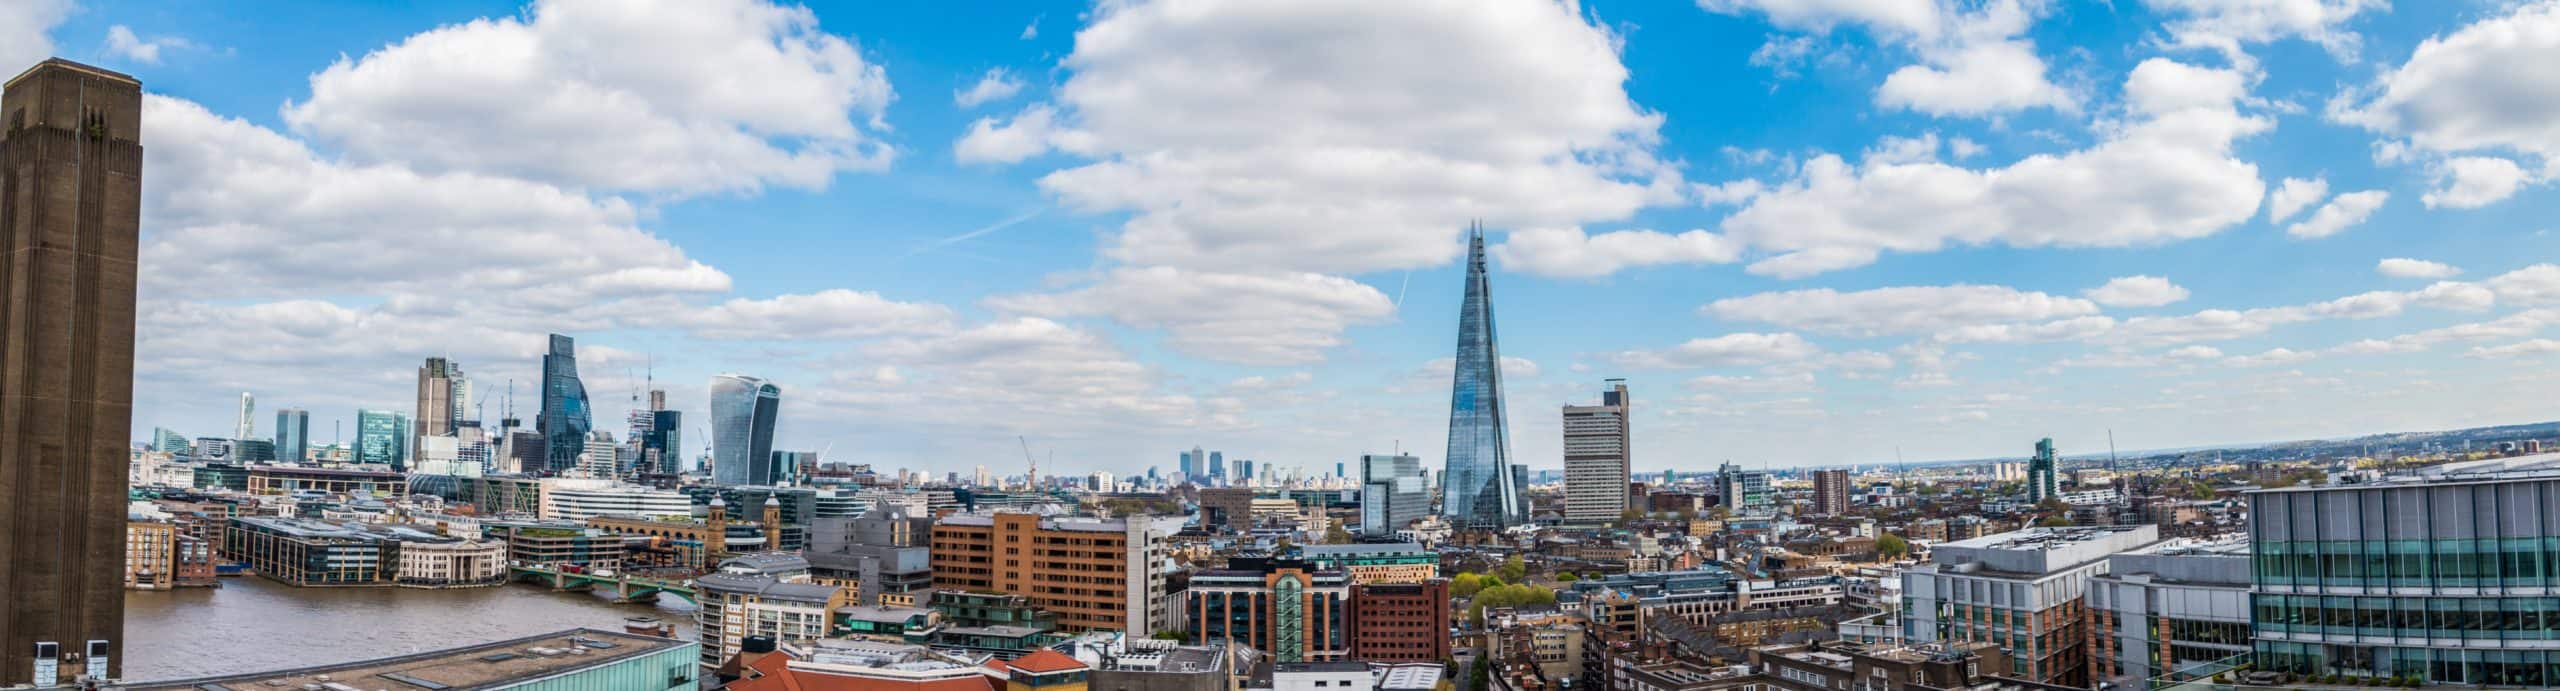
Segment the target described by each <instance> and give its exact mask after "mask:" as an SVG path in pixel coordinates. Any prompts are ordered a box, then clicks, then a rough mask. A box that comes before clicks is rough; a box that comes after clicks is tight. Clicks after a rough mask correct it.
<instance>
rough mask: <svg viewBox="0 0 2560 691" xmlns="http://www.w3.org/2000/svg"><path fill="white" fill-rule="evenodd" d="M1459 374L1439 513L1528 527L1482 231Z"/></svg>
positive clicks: (1475, 244) (1470, 259) (1469, 521)
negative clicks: (1506, 405)
mask: <svg viewBox="0 0 2560 691" xmlns="http://www.w3.org/2000/svg"><path fill="white" fill-rule="evenodd" d="M1456 370H1457V372H1456V373H1455V374H1454V375H1452V379H1451V381H1450V384H1449V457H1448V467H1447V470H1445V471H1443V472H1442V473H1441V478H1440V493H1441V496H1440V512H1441V514H1442V515H1445V516H1448V517H1449V520H1450V522H1451V523H1453V524H1456V525H1461V526H1469V527H1478V528H1504V527H1509V526H1515V525H1521V524H1524V523H1527V522H1528V518H1529V511H1528V505H1527V504H1526V503H1525V502H1524V498H1523V497H1522V496H1521V495H1520V487H1519V486H1518V485H1517V484H1516V483H1517V478H1516V475H1515V473H1514V469H1513V468H1512V467H1511V433H1510V431H1509V430H1508V429H1506V427H1505V425H1504V416H1503V410H1502V352H1501V348H1500V347H1499V346H1498V345H1497V344H1496V339H1495V337H1494V330H1493V294H1492V290H1491V286H1490V285H1489V284H1488V282H1487V281H1486V280H1485V262H1484V231H1482V230H1474V231H1472V232H1470V233H1469V235H1468V236H1467V295H1466V302H1465V303H1464V304H1463V305H1461V306H1460V307H1459V311H1458V357H1457V367H1456Z"/></svg>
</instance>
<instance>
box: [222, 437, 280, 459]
mask: <svg viewBox="0 0 2560 691" xmlns="http://www.w3.org/2000/svg"><path fill="white" fill-rule="evenodd" d="M231 460H233V461H235V462H239V463H274V462H276V443H275V441H273V440H269V439H241V440H237V441H234V442H232V443H231Z"/></svg>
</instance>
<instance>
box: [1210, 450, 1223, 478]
mask: <svg viewBox="0 0 2560 691" xmlns="http://www.w3.org/2000/svg"><path fill="white" fill-rule="evenodd" d="M1226 477H1227V454H1226V453H1225V452H1222V451H1211V452H1209V478H1210V479H1212V480H1220V479H1225V478H1226Z"/></svg>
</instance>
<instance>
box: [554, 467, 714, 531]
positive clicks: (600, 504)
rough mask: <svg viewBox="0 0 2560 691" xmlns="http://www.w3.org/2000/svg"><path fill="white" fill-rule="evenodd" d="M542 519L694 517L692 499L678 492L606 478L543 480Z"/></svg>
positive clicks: (555, 478) (581, 519) (556, 478)
mask: <svg viewBox="0 0 2560 691" xmlns="http://www.w3.org/2000/svg"><path fill="white" fill-rule="evenodd" d="M541 487H542V491H541V496H540V501H541V509H540V512H539V514H538V515H540V516H541V517H542V518H544V519H546V520H549V519H559V520H570V521H583V520H586V519H589V518H595V517H598V516H637V517H641V518H660V519H663V518H677V519H686V520H690V519H692V518H693V497H691V496H688V495H686V494H685V493H683V492H678V491H675V490H665V489H657V488H653V487H640V486H636V485H623V484H616V483H615V482H614V481H612V480H610V479H604V478H559V477H554V478H543V479H542V481H541Z"/></svg>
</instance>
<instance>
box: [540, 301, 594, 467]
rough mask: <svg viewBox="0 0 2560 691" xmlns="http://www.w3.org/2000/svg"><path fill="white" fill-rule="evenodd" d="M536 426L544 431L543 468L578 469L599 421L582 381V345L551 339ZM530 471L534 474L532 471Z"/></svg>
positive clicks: (555, 336)
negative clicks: (579, 360)
mask: <svg viewBox="0 0 2560 691" xmlns="http://www.w3.org/2000/svg"><path fill="white" fill-rule="evenodd" d="M533 424H534V426H535V427H536V428H538V429H540V430H541V431H542V439H543V447H544V449H545V453H544V454H543V468H544V469H547V470H551V471H554V472H557V471H562V470H568V469H570V468H575V467H578V455H579V454H581V453H585V452H586V450H587V432H588V430H591V429H594V428H595V421H594V419H593V418H592V417H590V416H589V413H588V408H587V385H586V384H584V383H581V382H579V381H578V343H577V341H576V340H574V339H571V338H569V337H567V336H562V335H560V334H552V335H551V351H550V352H548V353H544V354H543V356H542V411H541V412H539V413H537V414H535V416H534V420H533ZM527 470H532V469H531V468H528V469H527Z"/></svg>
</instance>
